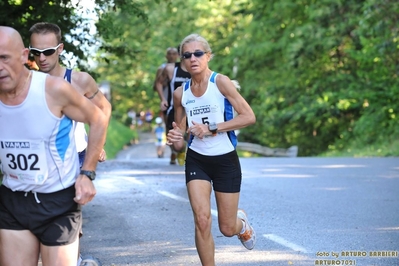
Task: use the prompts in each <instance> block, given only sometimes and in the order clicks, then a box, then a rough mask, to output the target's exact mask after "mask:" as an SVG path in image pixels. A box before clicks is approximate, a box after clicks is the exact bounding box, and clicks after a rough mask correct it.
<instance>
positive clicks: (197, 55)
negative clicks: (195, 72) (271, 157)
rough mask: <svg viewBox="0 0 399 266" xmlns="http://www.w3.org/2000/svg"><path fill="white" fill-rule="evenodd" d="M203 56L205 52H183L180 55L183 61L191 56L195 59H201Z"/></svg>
mask: <svg viewBox="0 0 399 266" xmlns="http://www.w3.org/2000/svg"><path fill="white" fill-rule="evenodd" d="M204 54H206V52H204V51H195V52H194V53H189V52H185V53H184V54H182V56H181V57H182V58H184V59H190V58H191V56H192V55H194V56H195V57H201V56H203V55H204Z"/></svg>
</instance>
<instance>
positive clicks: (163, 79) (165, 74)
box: [155, 63, 174, 111]
mask: <svg viewBox="0 0 399 266" xmlns="http://www.w3.org/2000/svg"><path fill="white" fill-rule="evenodd" d="M171 65H172V67H173V66H174V64H170V63H169V64H166V66H165V67H164V68H163V69H162V72H161V74H160V75H159V76H158V78H157V80H156V83H155V87H156V90H157V92H158V96H159V99H160V100H161V105H160V107H161V111H166V109H167V108H168V107H169V106H168V105H169V103H168V101H167V99H165V95H164V93H163V87H164V84H167V83H168V82H169V80H170V78H169V76H170V75H169V72H170V68H171ZM172 70H173V69H172Z"/></svg>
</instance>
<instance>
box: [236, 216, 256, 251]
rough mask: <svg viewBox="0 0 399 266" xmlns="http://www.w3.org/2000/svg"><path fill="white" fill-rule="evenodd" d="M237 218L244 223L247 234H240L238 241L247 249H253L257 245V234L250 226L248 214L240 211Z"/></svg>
mask: <svg viewBox="0 0 399 266" xmlns="http://www.w3.org/2000/svg"><path fill="white" fill-rule="evenodd" d="M237 217H238V218H240V219H241V220H243V221H244V223H245V232H244V233H243V234H238V239H240V241H241V243H242V244H243V246H244V247H245V248H246V249H249V250H251V249H253V248H254V247H255V243H256V234H255V231H254V229H253V228H252V226H251V225H250V224H249V221H248V217H247V214H246V213H245V212H244V210H241V209H238V211H237Z"/></svg>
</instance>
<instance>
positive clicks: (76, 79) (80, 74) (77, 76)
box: [72, 70, 94, 85]
mask: <svg viewBox="0 0 399 266" xmlns="http://www.w3.org/2000/svg"><path fill="white" fill-rule="evenodd" d="M91 80H94V79H93V77H92V76H91V75H90V74H89V73H87V72H84V71H76V70H72V83H76V84H78V85H85V84H87V83H88V82H90V81H91Z"/></svg>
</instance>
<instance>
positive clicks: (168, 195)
mask: <svg viewBox="0 0 399 266" xmlns="http://www.w3.org/2000/svg"><path fill="white" fill-rule="evenodd" d="M158 193H159V194H161V195H164V196H166V197H168V198H171V199H174V200H178V201H182V202H189V201H188V199H185V198H183V197H180V196H177V195H175V194H172V193H169V192H167V191H163V190H158Z"/></svg>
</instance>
